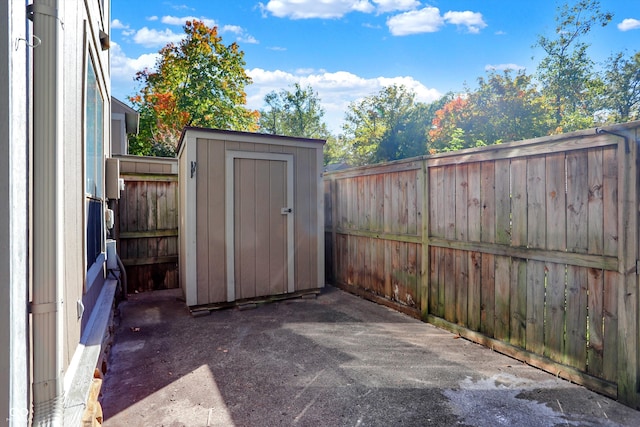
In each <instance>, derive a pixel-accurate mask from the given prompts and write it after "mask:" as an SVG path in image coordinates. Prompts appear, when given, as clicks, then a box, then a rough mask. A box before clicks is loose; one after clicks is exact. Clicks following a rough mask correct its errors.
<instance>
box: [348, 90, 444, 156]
mask: <svg viewBox="0 0 640 427" xmlns="http://www.w3.org/2000/svg"><path fill="white" fill-rule="evenodd" d="M431 118H432V110H431V109H430V108H429V106H428V105H426V104H423V103H417V102H415V93H414V92H413V91H411V90H409V89H408V88H406V87H405V86H401V85H400V86H399V85H393V86H388V87H385V88H383V89H382V90H381V91H380V92H378V93H377V94H375V95H371V96H368V97H365V98H364V99H363V100H361V101H359V102H353V103H351V105H349V108H348V110H347V113H346V115H345V124H344V126H343V131H344V138H345V144H347V147H348V148H347V149H345V151H346V155H347V158H348V162H349V163H350V164H354V165H357V164H367V163H376V162H381V161H389V160H396V159H402V158H407V157H412V156H418V155H422V154H425V153H426V135H427V129H428V126H429V123H430V122H431Z"/></svg>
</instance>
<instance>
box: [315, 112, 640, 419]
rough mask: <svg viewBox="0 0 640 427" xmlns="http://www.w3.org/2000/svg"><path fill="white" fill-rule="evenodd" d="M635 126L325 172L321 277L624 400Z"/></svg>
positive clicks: (634, 216) (630, 390) (632, 358)
mask: <svg viewBox="0 0 640 427" xmlns="http://www.w3.org/2000/svg"><path fill="white" fill-rule="evenodd" d="M639 129H640V123H638V122H635V123H632V124H629V125H625V126H621V127H617V128H612V129H611V131H612V132H615V133H619V134H620V135H623V136H624V137H620V136H616V135H612V134H596V133H595V132H593V131H589V132H587V131H584V132H577V133H574V134H569V135H562V136H555V137H549V138H540V139H536V140H530V141H523V142H520V143H510V144H503V145H499V146H492V147H485V148H482V149H472V150H465V151H461V152H458V153H448V154H443V155H437V156H433V157H424V158H418V159H410V160H407V161H400V162H394V163H389V164H385V165H379V166H367V167H363V168H356V169H350V170H347V171H340V172H332V173H327V174H326V175H325V209H326V214H325V218H326V233H327V236H326V241H327V245H326V250H327V254H326V259H327V262H328V263H330V265H328V266H327V277H329V278H331V279H332V281H333V282H334V283H336V284H338V285H339V286H342V287H344V288H346V289H348V290H351V291H354V292H357V293H360V294H365V295H368V296H370V297H372V298H375V299H377V300H378V301H384V302H386V303H391V304H394V305H395V306H396V307H400V308H402V310H403V311H405V312H408V313H410V314H413V315H415V316H416V317H421V318H422V319H424V320H428V321H430V322H433V323H435V324H438V325H440V326H443V327H446V328H448V329H450V330H452V331H455V332H457V333H459V334H461V335H463V336H465V337H467V338H469V339H472V340H475V341H478V342H481V343H483V344H486V345H490V346H491V347H493V348H495V349H497V350H500V351H502V352H504V353H507V354H509V355H511V356H513V357H516V358H519V359H521V360H524V361H526V362H528V363H531V364H533V365H536V366H539V367H541V368H543V369H546V370H549V371H551V372H553V373H554V374H558V375H560V376H563V377H565V378H567V379H570V380H572V381H576V382H579V383H582V384H585V385H587V386H589V387H590V388H592V389H595V390H597V391H599V392H601V393H604V394H607V395H609V396H612V397H615V398H619V399H620V400H621V401H623V402H625V403H626V404H628V405H630V406H633V407H636V408H637V407H638V405H639V404H640V400H639V396H638V387H639V386H640V384H639V379H638V374H639V371H638V366H639V359H638V353H639V351H638V350H639V348H638V345H639V342H638V335H639V332H640V331H639V330H638V303H639V293H638V275H637V274H636V260H637V259H638V238H639V237H640V235H639V233H638V214H639V205H638V165H637V162H638V161H637V158H638V145H637V143H634V142H636V141H638V133H639Z"/></svg>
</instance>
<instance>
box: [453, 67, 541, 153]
mask: <svg viewBox="0 0 640 427" xmlns="http://www.w3.org/2000/svg"><path fill="white" fill-rule="evenodd" d="M532 80H533V77H532V76H531V75H527V74H526V73H525V72H524V71H519V72H517V73H516V75H515V76H512V74H511V71H509V70H507V71H504V72H503V73H498V72H492V73H489V75H488V76H487V78H486V79H485V78H483V77H480V78H479V79H478V88H477V89H476V90H475V91H474V92H471V93H470V94H469V105H470V107H471V115H470V121H469V124H468V125H467V126H466V127H464V128H465V130H466V131H467V134H468V137H469V140H470V141H472V142H473V144H476V145H477V143H478V141H482V142H483V143H486V144H495V143H499V142H503V141H518V140H522V139H528V138H535V137H538V136H543V135H546V134H547V133H548V132H549V130H550V129H551V115H550V108H549V105H548V103H547V102H546V100H545V99H544V98H543V97H542V95H541V94H540V93H539V92H538V90H537V89H536V87H535V85H534V84H533V81H532Z"/></svg>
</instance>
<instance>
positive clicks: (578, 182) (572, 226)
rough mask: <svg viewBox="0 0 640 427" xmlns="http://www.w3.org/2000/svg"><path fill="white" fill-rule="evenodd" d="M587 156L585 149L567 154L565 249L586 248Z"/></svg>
mask: <svg viewBox="0 0 640 427" xmlns="http://www.w3.org/2000/svg"><path fill="white" fill-rule="evenodd" d="M588 165H589V162H588V157H587V152H586V151H574V152H571V153H568V154H567V250H568V251H570V252H581V253H584V252H587V249H588V236H589V234H588V228H587V226H588V217H587V214H588V206H587V199H588V194H589V184H588V167H589V166H588Z"/></svg>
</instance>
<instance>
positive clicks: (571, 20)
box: [537, 0, 613, 132]
mask: <svg viewBox="0 0 640 427" xmlns="http://www.w3.org/2000/svg"><path fill="white" fill-rule="evenodd" d="M612 18H613V15H612V14H611V13H609V12H603V11H602V10H601V9H600V2H599V1H598V0H579V1H578V2H576V3H575V4H574V5H569V4H566V3H565V4H563V5H562V6H560V7H559V8H558V13H557V15H556V17H555V20H556V29H555V32H554V36H553V37H547V36H544V35H540V36H539V37H538V43H537V45H538V46H539V47H541V48H542V50H543V51H544V52H545V54H546V57H544V58H543V59H542V61H541V62H540V64H539V65H538V76H539V79H540V81H541V83H542V86H543V92H544V94H545V95H546V96H547V97H548V100H549V102H550V104H551V105H552V106H553V109H554V121H555V125H556V126H557V132H566V131H569V130H575V129H574V128H573V126H572V124H571V123H572V122H575V121H576V120H575V118H576V114H578V115H582V116H584V117H585V118H588V117H590V116H591V117H592V116H593V113H594V111H593V109H592V108H591V107H593V99H594V97H595V95H596V94H594V93H593V92H592V91H590V90H589V89H590V88H591V87H593V86H592V85H590V81H591V80H592V79H593V78H594V76H593V61H591V59H590V58H589V56H588V55H587V48H588V47H589V46H588V45H587V44H585V43H583V42H581V41H580V37H582V36H585V35H586V34H588V33H589V32H590V31H591V30H592V28H593V27H595V26H598V25H600V26H603V27H604V26H606V25H607V24H608V23H609V22H610V21H611V19H612ZM567 118H571V120H565V119H567ZM578 122H584V120H578Z"/></svg>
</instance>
